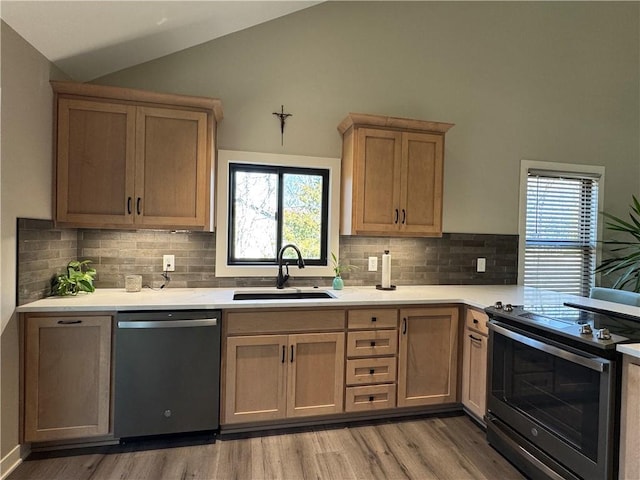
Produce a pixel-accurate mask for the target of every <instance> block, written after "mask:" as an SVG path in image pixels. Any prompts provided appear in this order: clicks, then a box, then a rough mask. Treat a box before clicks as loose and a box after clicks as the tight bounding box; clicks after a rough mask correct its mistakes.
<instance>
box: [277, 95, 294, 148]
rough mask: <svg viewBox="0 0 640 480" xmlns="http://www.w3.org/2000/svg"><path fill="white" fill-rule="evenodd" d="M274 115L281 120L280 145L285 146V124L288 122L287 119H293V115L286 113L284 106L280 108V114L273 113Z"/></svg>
mask: <svg viewBox="0 0 640 480" xmlns="http://www.w3.org/2000/svg"><path fill="white" fill-rule="evenodd" d="M273 114H274V115H275V116H276V117H278V118H279V119H280V145H284V124H285V122H286V121H287V117H291V116H293V114H291V113H284V105H281V106H280V111H279V112H273Z"/></svg>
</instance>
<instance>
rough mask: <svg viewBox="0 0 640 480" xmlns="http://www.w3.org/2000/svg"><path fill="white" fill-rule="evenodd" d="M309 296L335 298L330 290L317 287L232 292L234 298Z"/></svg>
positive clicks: (281, 298) (268, 298)
mask: <svg viewBox="0 0 640 480" xmlns="http://www.w3.org/2000/svg"><path fill="white" fill-rule="evenodd" d="M305 298H306V299H309V298H336V297H335V295H333V294H332V293H331V292H328V291H327V290H321V289H317V288H313V289H305V290H302V289H299V288H287V289H283V290H253V291H236V292H233V299H234V300H291V299H305Z"/></svg>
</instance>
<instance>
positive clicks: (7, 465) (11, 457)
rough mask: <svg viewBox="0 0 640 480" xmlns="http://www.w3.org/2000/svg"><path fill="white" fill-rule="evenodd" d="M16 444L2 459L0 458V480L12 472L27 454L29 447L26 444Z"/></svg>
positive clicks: (3, 479)
mask: <svg viewBox="0 0 640 480" xmlns="http://www.w3.org/2000/svg"><path fill="white" fill-rule="evenodd" d="M24 447H25V448H24V451H23V445H16V446H15V447H14V448H13V450H11V451H10V452H9V453H7V454H6V455H5V456H4V457H2V460H0V473H1V475H0V480H5V479H6V478H7V477H8V476H9V475H11V472H13V471H14V470H15V469H16V468H18V466H19V465H20V464H21V463H22V459H24V458H26V457H27V455H29V449H28V447H27V446H24Z"/></svg>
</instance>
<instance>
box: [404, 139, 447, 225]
mask: <svg viewBox="0 0 640 480" xmlns="http://www.w3.org/2000/svg"><path fill="white" fill-rule="evenodd" d="M443 146H444V138H443V136H442V135H433V134H428V133H403V135H402V162H403V165H402V182H401V185H402V186H401V189H400V190H401V192H402V200H401V201H400V207H401V208H400V210H401V213H402V218H401V222H400V231H401V232H403V233H412V234H413V233H415V234H424V235H439V234H441V233H442V171H443Z"/></svg>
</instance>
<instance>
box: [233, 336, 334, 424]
mask: <svg viewBox="0 0 640 480" xmlns="http://www.w3.org/2000/svg"><path fill="white" fill-rule="evenodd" d="M225 378H226V380H225V413H224V419H223V422H224V423H245V422H258V421H265V420H278V419H283V418H295V417H305V416H315V415H329V414H333V413H341V412H342V411H343V391H344V332H326V333H300V334H290V335H256V336H238V337H229V338H228V339H227V343H226V375H225Z"/></svg>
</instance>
